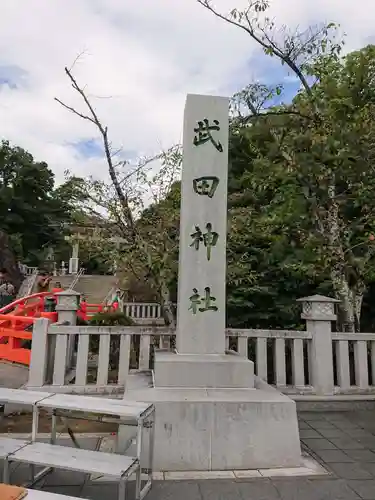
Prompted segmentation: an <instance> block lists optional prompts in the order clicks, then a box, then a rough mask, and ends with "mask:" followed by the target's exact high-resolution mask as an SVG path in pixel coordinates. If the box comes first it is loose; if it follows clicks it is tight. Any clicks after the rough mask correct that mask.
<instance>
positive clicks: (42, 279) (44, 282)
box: [37, 271, 52, 293]
mask: <svg viewBox="0 0 375 500" xmlns="http://www.w3.org/2000/svg"><path fill="white" fill-rule="evenodd" d="M51 279H52V276H51V275H49V274H48V273H47V272H46V271H41V272H40V273H39V276H38V281H37V287H38V293H41V292H48V291H49V284H50V282H51Z"/></svg>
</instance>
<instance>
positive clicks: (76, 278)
mask: <svg viewBox="0 0 375 500" xmlns="http://www.w3.org/2000/svg"><path fill="white" fill-rule="evenodd" d="M84 273H85V268H84V267H81V268H80V269H79V271H78V273H77V274H76V275H75V277H74V280H73V281H72V282H71V284H70V286H69V288H68V290H74V287H75V286H76V284H77V283H78V280H79V278H80V277H81V276H82V275H83V274H84Z"/></svg>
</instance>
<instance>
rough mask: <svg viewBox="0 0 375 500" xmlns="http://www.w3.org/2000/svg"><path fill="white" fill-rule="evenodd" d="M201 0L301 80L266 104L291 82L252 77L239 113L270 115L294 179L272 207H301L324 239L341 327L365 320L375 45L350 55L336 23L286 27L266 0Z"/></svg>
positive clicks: (246, 118) (321, 251)
mask: <svg viewBox="0 0 375 500" xmlns="http://www.w3.org/2000/svg"><path fill="white" fill-rule="evenodd" d="M197 1H198V2H199V3H200V4H201V5H203V6H204V7H205V8H207V9H208V10H210V11H211V12H212V13H213V14H215V15H216V16H217V17H219V18H221V19H223V20H225V21H226V22H228V23H230V24H232V25H234V26H236V27H238V28H239V29H241V30H243V31H244V33H246V34H247V35H248V36H249V37H250V38H251V40H252V41H255V42H256V43H258V44H259V45H260V47H261V48H262V49H263V50H264V52H265V54H267V55H269V56H271V57H274V58H277V59H278V60H279V61H280V63H281V64H282V65H284V66H286V67H287V68H288V69H289V70H290V71H292V72H293V73H294V75H295V76H296V77H297V78H298V79H299V81H300V83H301V91H300V93H299V95H298V96H297V97H296V98H295V99H294V101H293V104H292V105H291V106H281V107H279V108H278V109H275V108H271V109H267V107H266V106H265V103H266V102H267V100H268V99H267V95H268V96H271V95H273V94H274V93H275V92H276V94H281V93H282V87H280V86H278V87H276V88H275V89H269V90H268V89H264V88H260V86H259V85H249V86H248V87H247V88H246V89H245V90H244V91H243V92H242V93H240V94H239V95H238V96H237V97H238V100H237V118H238V119H239V120H242V122H243V124H245V123H246V124H247V125H248V126H249V125H250V124H251V123H254V119H255V120H265V121H266V122H267V123H268V126H269V131H270V134H271V136H272V138H273V140H274V143H275V145H277V147H278V149H279V151H280V154H281V155H282V158H283V164H284V168H285V171H286V179H288V181H287V182H284V184H283V187H282V189H281V190H279V198H280V197H281V198H284V199H285V203H284V204H280V203H277V204H274V206H273V209H274V210H275V211H276V213H278V214H280V213H281V212H283V211H284V212H285V210H287V211H288V208H289V211H291V212H295V213H298V214H300V217H299V219H298V220H297V221H296V223H298V227H299V230H300V231H301V234H303V238H304V240H305V243H306V244H307V245H308V246H310V247H312V248H315V251H316V253H317V257H319V259H318V261H319V265H320V266H321V267H322V269H324V270H325V272H327V274H328V275H329V278H330V281H331V285H332V288H333V290H334V293H335V295H336V297H337V298H338V299H339V300H340V319H341V324H342V328H344V329H346V330H349V331H352V330H354V329H355V328H357V329H358V328H359V324H360V312H361V305H362V300H363V296H364V292H365V290H366V284H367V283H368V280H369V279H372V276H371V274H372V268H373V262H372V259H373V245H372V240H371V239H370V240H369V237H370V236H371V235H372V233H373V216H374V208H373V202H372V199H371V195H370V193H371V192H373V187H372V179H373V178H374V177H373V170H372V164H373V139H372V137H373V123H374V120H373V115H374V106H373V95H374V94H373V90H374V89H373V82H374V71H373V68H374V62H373V60H374V49H373V47H372V46H370V47H367V48H365V49H363V50H362V51H359V52H357V53H353V54H350V55H348V56H347V57H346V58H344V59H341V58H340V53H341V49H342V42H340V41H337V37H336V35H337V27H336V25H335V24H333V23H329V24H328V25H322V26H318V27H315V28H309V29H308V30H306V31H304V32H299V31H294V32H292V31H290V30H289V29H288V28H287V27H281V29H280V28H278V27H277V26H276V24H275V21H274V20H271V19H270V17H268V8H269V2H268V1H267V0H255V1H250V2H249V4H248V7H247V8H245V9H244V10H238V9H233V10H232V11H231V12H230V13H229V14H228V15H225V14H222V13H220V12H219V11H218V10H217V9H216V8H215V7H214V6H213V4H212V3H211V1H210V0H197ZM262 98H263V100H262ZM243 109H245V110H246V111H245V114H244V112H243ZM285 117H287V118H285ZM262 156H263V155H262V153H260V154H258V158H259V159H260V158H261V157H262ZM276 199H277V197H276ZM280 211H281V212H280Z"/></svg>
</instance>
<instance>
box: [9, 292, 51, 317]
mask: <svg viewBox="0 0 375 500" xmlns="http://www.w3.org/2000/svg"><path fill="white" fill-rule="evenodd" d="M54 293H55V292H53V291H52V292H37V293H33V294H32V295H27V296H26V297H21V298H20V299H17V300H15V301H14V302H11V303H10V304H7V305H6V306H4V307H2V308H0V314H4V313H6V312H7V311H10V310H12V309H13V308H14V307H15V306H18V305H22V304H23V303H24V302H26V301H28V300H31V299H38V298H42V297H48V296H49V295H54Z"/></svg>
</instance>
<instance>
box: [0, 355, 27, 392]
mask: <svg viewBox="0 0 375 500" xmlns="http://www.w3.org/2000/svg"><path fill="white" fill-rule="evenodd" d="M28 378H29V369H28V368H27V367H26V366H22V365H17V364H15V363H8V362H7V361H0V387H9V389H19V388H20V387H21V386H23V385H24V384H26V382H27V380H28Z"/></svg>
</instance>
